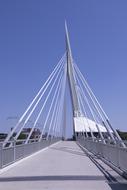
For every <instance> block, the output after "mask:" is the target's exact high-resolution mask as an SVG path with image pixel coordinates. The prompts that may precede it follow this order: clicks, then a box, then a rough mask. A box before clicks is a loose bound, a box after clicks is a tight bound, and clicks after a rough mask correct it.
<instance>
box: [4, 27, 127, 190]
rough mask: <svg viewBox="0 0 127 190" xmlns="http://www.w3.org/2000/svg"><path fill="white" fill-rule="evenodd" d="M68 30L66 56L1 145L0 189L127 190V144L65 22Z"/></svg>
mask: <svg viewBox="0 0 127 190" xmlns="http://www.w3.org/2000/svg"><path fill="white" fill-rule="evenodd" d="M65 31H66V52H65V54H64V55H63V56H62V58H61V59H60V61H59V62H58V64H57V65H56V67H55V68H54V70H53V72H52V73H51V74H50V75H49V77H48V79H47V80H46V82H45V83H44V84H43V86H42V87H41V89H40V90H39V91H38V93H37V95H36V96H35V97H34V99H33V100H32V102H31V103H30V104H29V106H28V107H27V109H26V110H25V112H24V113H23V114H22V116H21V117H20V118H19V120H18V122H17V124H16V125H15V126H14V127H13V128H12V130H11V131H10V133H9V134H8V136H7V137H6V139H5V140H4V142H2V143H1V144H0V168H1V169H0V189H5V190H6V189H7V190H8V189H9V190H10V189H13V190H14V189H17V188H18V189H30V190H31V189H100V190H101V189H105V190H109V189H127V183H126V179H127V148H126V145H125V144H124V142H123V141H122V139H121V138H120V136H119V134H118V133H117V131H116V130H115V129H114V128H113V126H112V124H111V122H110V120H109V118H108V116H107V114H106V113H105V111H104V110H103V108H102V106H101V104H100V103H99V101H98V99H97V98H96V96H95V95H94V93H93V91H92V89H91V88H90V86H89V85H88V83H87V81H86V79H85V78H84V76H83V74H82V73H81V71H80V69H79V68H78V66H77V64H76V63H75V61H74V59H73V56H72V51H71V46H70V41H69V34H68V29H67V25H66V23H65ZM67 85H68V89H69V94H70V100H71V107H72V114H71V113H68V117H69V118H71V120H72V138H71V141H68V140H67V127H70V128H71V126H69V125H67V122H66V119H67V113H66V110H67V106H68V99H69V97H66V90H67ZM31 121H32V122H31ZM22 137H24V138H22Z"/></svg>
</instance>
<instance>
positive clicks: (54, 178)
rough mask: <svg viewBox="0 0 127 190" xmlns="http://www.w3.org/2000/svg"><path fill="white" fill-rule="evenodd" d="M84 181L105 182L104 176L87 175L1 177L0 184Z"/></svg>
mask: <svg viewBox="0 0 127 190" xmlns="http://www.w3.org/2000/svg"><path fill="white" fill-rule="evenodd" d="M73 180H74V181H75V180H76V181H82V180H83V181H84V180H88V181H89V180H95V181H103V180H106V179H105V177H104V176H87V175H77V176H75V175H74V176H73V175H64V176H18V177H16V176H15V177H1V178H0V182H12V181H17V182H18V181H73Z"/></svg>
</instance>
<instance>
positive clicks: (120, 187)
mask: <svg viewBox="0 0 127 190" xmlns="http://www.w3.org/2000/svg"><path fill="white" fill-rule="evenodd" d="M84 180H85V181H90V180H91V181H107V180H106V179H105V177H104V176H87V175H82V176H81V175H80V176H72V175H65V176H20V177H1V178H0V182H6V183H7V182H24V181H29V182H30V181H84ZM107 183H108V181H107ZM108 185H109V186H110V187H111V189H112V190H127V183H118V182H116V183H108ZM95 190H96V189H95Z"/></svg>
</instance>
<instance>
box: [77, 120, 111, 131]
mask: <svg viewBox="0 0 127 190" xmlns="http://www.w3.org/2000/svg"><path fill="white" fill-rule="evenodd" d="M74 124H75V131H76V132H90V128H91V131H92V132H98V129H97V127H96V123H95V122H94V121H92V120H91V119H88V118H86V117H83V116H81V117H74ZM97 125H98V127H99V129H100V131H101V132H107V130H106V128H105V127H104V126H102V125H100V124H97ZM111 132H112V131H111Z"/></svg>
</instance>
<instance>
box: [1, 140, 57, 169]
mask: <svg viewBox="0 0 127 190" xmlns="http://www.w3.org/2000/svg"><path fill="white" fill-rule="evenodd" d="M59 140H60V138H53V139H48V140H42V141H41V142H31V143H28V144H19V145H17V142H15V141H13V142H12V144H13V145H12V146H10V147H4V148H3V143H0V169H1V168H3V167H6V166H8V165H10V164H12V163H14V162H16V161H17V160H20V159H22V158H25V157H27V156H29V155H31V154H33V153H34V152H37V151H39V150H41V149H43V148H45V147H48V146H49V145H51V144H53V143H55V142H57V141H59Z"/></svg>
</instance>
